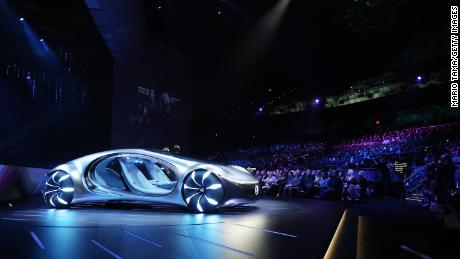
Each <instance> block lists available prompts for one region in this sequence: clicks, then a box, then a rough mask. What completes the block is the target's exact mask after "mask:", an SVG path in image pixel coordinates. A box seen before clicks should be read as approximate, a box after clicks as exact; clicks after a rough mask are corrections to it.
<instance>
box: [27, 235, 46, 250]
mask: <svg viewBox="0 0 460 259" xmlns="http://www.w3.org/2000/svg"><path fill="white" fill-rule="evenodd" d="M30 235H32V237H33V239H34V240H35V242H36V243H37V245H38V246H39V247H40V249H41V250H45V246H44V245H43V243H42V241H40V239H39V238H38V236H37V235H36V234H35V232H30Z"/></svg>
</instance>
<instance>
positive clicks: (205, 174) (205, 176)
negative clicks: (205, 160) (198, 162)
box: [201, 170, 211, 185]
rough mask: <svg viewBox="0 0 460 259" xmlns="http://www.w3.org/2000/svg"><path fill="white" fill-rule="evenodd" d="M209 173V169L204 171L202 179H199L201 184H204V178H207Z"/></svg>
mask: <svg viewBox="0 0 460 259" xmlns="http://www.w3.org/2000/svg"><path fill="white" fill-rule="evenodd" d="M210 174H211V171H209V170H208V171H206V173H204V175H203V179H201V185H204V180H206V178H208V176H209V175H210Z"/></svg>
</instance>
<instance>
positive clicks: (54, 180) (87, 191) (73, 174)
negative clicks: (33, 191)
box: [42, 149, 259, 213]
mask: <svg viewBox="0 0 460 259" xmlns="http://www.w3.org/2000/svg"><path fill="white" fill-rule="evenodd" d="M47 175H48V178H47V180H46V183H45V185H44V189H43V192H42V194H43V197H44V199H45V202H46V203H47V204H48V205H50V206H52V207H55V208H69V207H70V205H71V204H81V203H91V202H112V201H123V202H142V203H162V204H171V205H179V206H182V207H188V208H190V209H192V210H193V211H195V212H200V213H201V212H210V211H215V210H217V209H220V208H223V207H231V206H236V205H241V204H245V203H249V202H252V201H253V200H254V199H256V198H257V197H258V195H259V185H258V180H257V179H256V178H255V177H254V176H253V175H252V174H251V173H250V172H249V171H248V170H246V169H244V168H242V167H239V166H225V165H217V164H213V163H209V162H205V161H199V160H194V159H188V158H184V157H181V156H178V155H175V154H172V153H168V152H162V151H155V150H146V149H119V150H111V151H106V152H100V153H96V154H92V155H87V156H84V157H81V158H78V159H75V160H73V161H70V162H68V163H65V164H62V165H59V166H57V167H55V168H53V169H52V170H50V171H49V173H48V174H47Z"/></svg>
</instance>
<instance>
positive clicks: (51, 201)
mask: <svg viewBox="0 0 460 259" xmlns="http://www.w3.org/2000/svg"><path fill="white" fill-rule="evenodd" d="M56 195H57V193H55V194H53V195H52V196H51V198H50V200H49V202H50V203H51V205H53V207H56V205H54V202H53V197H54V196H56Z"/></svg>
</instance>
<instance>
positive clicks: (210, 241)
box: [0, 199, 345, 259]
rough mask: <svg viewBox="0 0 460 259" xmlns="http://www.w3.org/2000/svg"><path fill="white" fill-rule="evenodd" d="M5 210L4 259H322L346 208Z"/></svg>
mask: <svg viewBox="0 0 460 259" xmlns="http://www.w3.org/2000/svg"><path fill="white" fill-rule="evenodd" d="M12 205H13V206H12V207H9V206H3V208H1V209H0V229H1V231H0V248H1V253H2V254H1V255H2V256H1V257H3V256H5V255H7V254H8V255H9V258H11V257H14V258H34V259H35V258H113V257H115V258H162V259H163V258H200V259H204V258H212V259H215V258H322V257H323V256H324V254H325V252H326V250H327V248H328V246H329V244H330V242H331V239H332V237H333V235H334V232H335V230H336V228H337V225H338V223H339V221H340V219H341V217H342V215H343V213H344V209H345V205H344V204H343V203H340V202H328V201H319V200H310V199H293V200H282V201H279V200H271V199H261V200H259V201H258V202H256V203H254V204H252V205H251V206H246V207H241V208H235V209H231V210H225V211H223V212H222V213H219V214H207V215H205V214H191V213H188V212H186V211H184V210H181V209H177V208H171V207H163V206H160V207H158V206H156V207H155V206H153V207H151V206H148V207H147V206H136V207H134V208H132V207H127V206H119V205H114V206H109V207H107V206H102V207H101V206H100V207H96V208H94V207H91V208H89V207H85V206H80V207H76V208H72V209H68V210H55V209H48V208H46V207H45V205H43V203H42V202H41V200H29V201H23V202H17V203H13V204H12Z"/></svg>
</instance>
